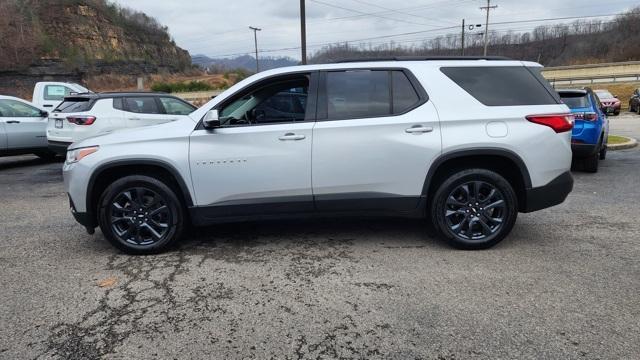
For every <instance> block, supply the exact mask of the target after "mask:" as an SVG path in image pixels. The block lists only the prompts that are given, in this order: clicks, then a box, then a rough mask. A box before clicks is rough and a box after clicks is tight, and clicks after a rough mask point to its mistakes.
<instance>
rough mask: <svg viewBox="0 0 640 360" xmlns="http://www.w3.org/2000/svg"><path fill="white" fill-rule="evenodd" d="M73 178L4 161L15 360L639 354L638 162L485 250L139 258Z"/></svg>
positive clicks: (374, 226) (352, 247)
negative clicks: (113, 236) (120, 247)
mask: <svg viewBox="0 0 640 360" xmlns="http://www.w3.org/2000/svg"><path fill="white" fill-rule="evenodd" d="M635 121H637V123H635ZM637 124H640V116H634V115H628V114H625V115H623V116H621V117H620V118H617V119H613V120H612V128H613V129H616V131H618V130H617V129H618V128H619V129H623V130H624V131H628V133H627V135H634V136H636V137H640V136H639V135H640V126H638V125H637ZM616 131H612V133H613V132H616ZM618 133H620V132H619V131H618ZM636 134H637V135H636ZM60 167H61V164H60V163H46V162H42V161H40V160H35V157H29V156H26V157H14V158H2V159H0V201H1V204H2V206H1V207H0V215H1V216H0V234H1V236H0V309H1V311H0V358H2V359H23V358H24V359H33V358H38V359H40V358H42V359H49V358H67V359H88V358H97V357H104V358H114V359H134V358H135V359H145V358H165V359H166V358H180V359H188V358H230V359H235V358H249V359H250V358H254V359H268V358H290V359H298V358H313V359H316V358H326V359H330V358H396V359H409V358H411V359H414V358H415V359H466V358H481V359H482V358H486V359H497V358H504V359H507V358H532V359H534V358H535V359H541V358H545V359H546V358H557V359H577V358H580V359H582V358H584V359H622V358H625V359H638V358H640V260H639V259H640V235H639V234H640V221H638V214H640V191H639V190H638V185H639V184H640V150H638V148H636V149H631V150H624V151H618V152H610V153H609V155H608V159H607V160H606V161H604V162H603V163H602V164H601V168H600V172H598V173H597V174H585V173H575V174H574V175H575V180H576V184H575V189H574V192H573V193H572V194H571V195H570V197H569V198H568V200H567V201H566V202H565V203H564V204H562V205H560V206H557V207H554V208H551V209H547V210H544V211H540V212H537V213H533V214H521V215H520V217H519V220H518V222H517V224H516V227H515V229H514V231H513V233H512V234H511V236H510V237H508V238H507V239H506V240H505V241H503V242H502V243H501V244H499V245H498V246H496V247H495V248H493V249H491V250H487V251H479V252H465V251H456V250H452V249H451V248H449V247H447V246H445V245H444V244H442V243H441V242H440V241H438V240H436V239H433V238H430V237H428V236H427V235H426V233H425V231H424V229H423V225H422V224H421V223H420V222H417V221H405V220H340V219H329V220H314V221H303V222H301V221H289V222H268V223H266V222H265V223H246V224H233V225H223V226H216V227H211V228H206V229H201V230H198V231H197V232H196V233H195V234H193V235H192V236H190V237H189V238H188V239H186V240H185V241H183V243H182V245H181V246H180V248H179V249H178V250H176V251H174V252H171V253H168V254H163V255H158V256H149V257H131V256H126V255H122V254H120V253H118V252H117V251H115V250H114V249H113V248H111V247H110V246H109V245H108V244H107V242H106V241H105V240H104V239H103V238H102V236H101V235H100V233H99V232H98V233H97V234H96V235H94V236H90V235H87V233H86V232H85V231H84V229H83V228H82V227H81V226H80V225H77V224H76V223H75V222H74V221H73V219H72V217H71V215H70V213H69V211H68V205H67V204H68V203H67V199H66V195H65V194H64V192H63V186H62V174H61V170H60Z"/></svg>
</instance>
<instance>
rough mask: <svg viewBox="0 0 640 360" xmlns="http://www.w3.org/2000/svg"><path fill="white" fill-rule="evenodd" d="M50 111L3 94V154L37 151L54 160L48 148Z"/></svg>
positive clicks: (0, 139) (0, 129)
mask: <svg viewBox="0 0 640 360" xmlns="http://www.w3.org/2000/svg"><path fill="white" fill-rule="evenodd" d="M47 115H48V114H47V112H46V111H44V110H42V109H38V108H37V107H35V106H34V105H33V104H31V103H30V102H28V101H25V100H22V99H19V98H15V97H12V96H2V95H0V156H10V155H23V154H35V155H37V156H39V157H41V158H45V159H52V158H53V157H54V156H55V154H54V153H52V152H50V151H49V150H48V149H47V137H46V127H47Z"/></svg>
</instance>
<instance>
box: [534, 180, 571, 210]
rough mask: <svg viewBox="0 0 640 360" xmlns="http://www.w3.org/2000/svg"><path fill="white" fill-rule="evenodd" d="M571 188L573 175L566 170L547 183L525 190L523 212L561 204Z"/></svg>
mask: <svg viewBox="0 0 640 360" xmlns="http://www.w3.org/2000/svg"><path fill="white" fill-rule="evenodd" d="M572 190H573V176H572V175H571V172H570V171H567V172H565V173H563V174H561V175H560V176H558V177H557V178H555V179H553V180H551V182H549V183H548V184H547V185H544V186H540V187H537V188H532V189H527V190H526V206H525V208H524V209H523V210H522V212H524V213H528V212H533V211H538V210H542V209H546V208H548V207H552V206H555V205H558V204H562V203H563V202H564V201H565V199H566V198H567V196H569V193H571V191H572Z"/></svg>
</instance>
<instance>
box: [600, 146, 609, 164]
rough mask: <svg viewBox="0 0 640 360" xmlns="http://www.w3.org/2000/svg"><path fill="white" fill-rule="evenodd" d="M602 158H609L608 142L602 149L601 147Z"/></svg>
mask: <svg viewBox="0 0 640 360" xmlns="http://www.w3.org/2000/svg"><path fill="white" fill-rule="evenodd" d="M599 155H600V160H605V159H606V158H607V144H604V145H602V149H600V154H599Z"/></svg>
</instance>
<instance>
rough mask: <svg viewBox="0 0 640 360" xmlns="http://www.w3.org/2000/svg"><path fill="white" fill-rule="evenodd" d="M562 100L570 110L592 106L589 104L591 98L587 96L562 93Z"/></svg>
mask: <svg viewBox="0 0 640 360" xmlns="http://www.w3.org/2000/svg"><path fill="white" fill-rule="evenodd" d="M560 98H561V99H562V102H563V103H564V104H565V105H567V106H568V107H569V108H570V109H580V108H587V107H590V106H591V104H589V97H588V96H587V94H582V93H573V92H568V93H560Z"/></svg>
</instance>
